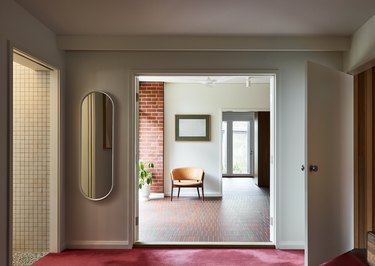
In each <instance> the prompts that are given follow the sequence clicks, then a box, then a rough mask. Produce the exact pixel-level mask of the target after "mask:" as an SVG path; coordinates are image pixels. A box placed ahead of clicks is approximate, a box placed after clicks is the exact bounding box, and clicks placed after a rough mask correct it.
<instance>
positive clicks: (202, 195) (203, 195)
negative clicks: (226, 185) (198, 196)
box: [202, 186, 204, 201]
mask: <svg viewBox="0 0 375 266" xmlns="http://www.w3.org/2000/svg"><path fill="white" fill-rule="evenodd" d="M202 200H203V201H204V189H203V186H202Z"/></svg>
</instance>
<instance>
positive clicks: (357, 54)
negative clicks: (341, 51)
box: [344, 15, 375, 73]
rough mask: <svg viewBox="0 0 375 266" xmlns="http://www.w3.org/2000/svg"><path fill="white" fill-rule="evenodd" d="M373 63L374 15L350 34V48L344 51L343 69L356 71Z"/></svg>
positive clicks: (374, 45)
mask: <svg viewBox="0 0 375 266" xmlns="http://www.w3.org/2000/svg"><path fill="white" fill-rule="evenodd" d="M374 65H375V15H374V16H373V17H372V18H370V19H369V20H368V21H367V22H366V23H365V24H363V25H362V26H361V27H360V28H359V29H358V30H357V31H356V32H355V33H354V34H353V36H352V38H351V46H350V50H349V51H348V52H346V53H345V57H344V70H345V71H346V72H349V73H358V72H360V71H364V70H366V69H367V68H369V67H372V66H374Z"/></svg>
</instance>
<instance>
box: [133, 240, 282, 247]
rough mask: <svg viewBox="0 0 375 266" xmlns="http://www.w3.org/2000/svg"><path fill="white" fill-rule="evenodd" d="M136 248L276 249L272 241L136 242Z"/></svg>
mask: <svg viewBox="0 0 375 266" xmlns="http://www.w3.org/2000/svg"><path fill="white" fill-rule="evenodd" d="M133 247H134V248H140V247H147V248H263V249H275V245H274V244H273V243H272V242H141V241H139V242H135V243H134V245H133Z"/></svg>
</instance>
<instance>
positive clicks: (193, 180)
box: [171, 167, 204, 201]
mask: <svg viewBox="0 0 375 266" xmlns="http://www.w3.org/2000/svg"><path fill="white" fill-rule="evenodd" d="M203 179H204V170H203V169H202V168H193V167H185V168H175V169H173V170H172V171H171V180H172V188H171V201H172V199H173V189H174V188H175V187H176V188H178V194H177V197H180V189H181V188H182V187H190V188H191V187H196V188H197V192H198V198H200V194H199V188H201V189H202V199H203V201H204V189H203Z"/></svg>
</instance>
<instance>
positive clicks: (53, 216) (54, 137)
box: [8, 42, 64, 261]
mask: <svg viewBox="0 0 375 266" xmlns="http://www.w3.org/2000/svg"><path fill="white" fill-rule="evenodd" d="M14 53H18V54H20V55H21V56H23V57H25V58H27V59H29V60H30V61H33V62H36V63H38V64H41V65H43V66H45V67H46V68H48V69H50V70H51V91H50V96H51V97H50V101H51V102H50V123H51V133H50V134H51V135H50V136H51V139H50V145H51V146H50V147H51V155H50V156H51V162H50V163H51V165H50V184H49V189H50V193H49V195H50V196H49V208H50V211H49V251H50V252H60V251H62V250H63V249H64V243H63V242H62V241H63V239H62V237H61V228H62V224H63V217H62V215H61V210H62V204H63V203H62V201H61V195H62V184H61V171H62V169H61V158H62V154H61V151H62V150H61V106H60V102H61V90H60V70H59V69H58V68H57V67H55V66H53V65H51V64H49V63H46V62H45V61H43V60H41V59H39V58H38V57H36V56H34V55H32V54H31V53H29V52H25V50H24V49H20V48H18V47H17V46H16V45H14V44H13V43H11V42H8V68H9V69H8V73H9V75H8V84H9V87H8V91H9V94H8V104H9V109H8V110H9V115H8V119H9V131H8V141H9V152H8V162H9V164H8V165H9V172H8V173H9V174H8V175H9V179H8V180H9V183H8V193H9V194H8V195H9V197H8V217H9V218H8V228H9V231H8V248H9V251H8V256H9V261H11V256H12V252H13V250H12V249H13V248H12V243H13V240H12V231H13V225H12V224H13V215H12V211H13V198H12V197H13V176H12V167H13V144H12V137H13V124H12V121H13V61H14V58H13V54H14Z"/></svg>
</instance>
